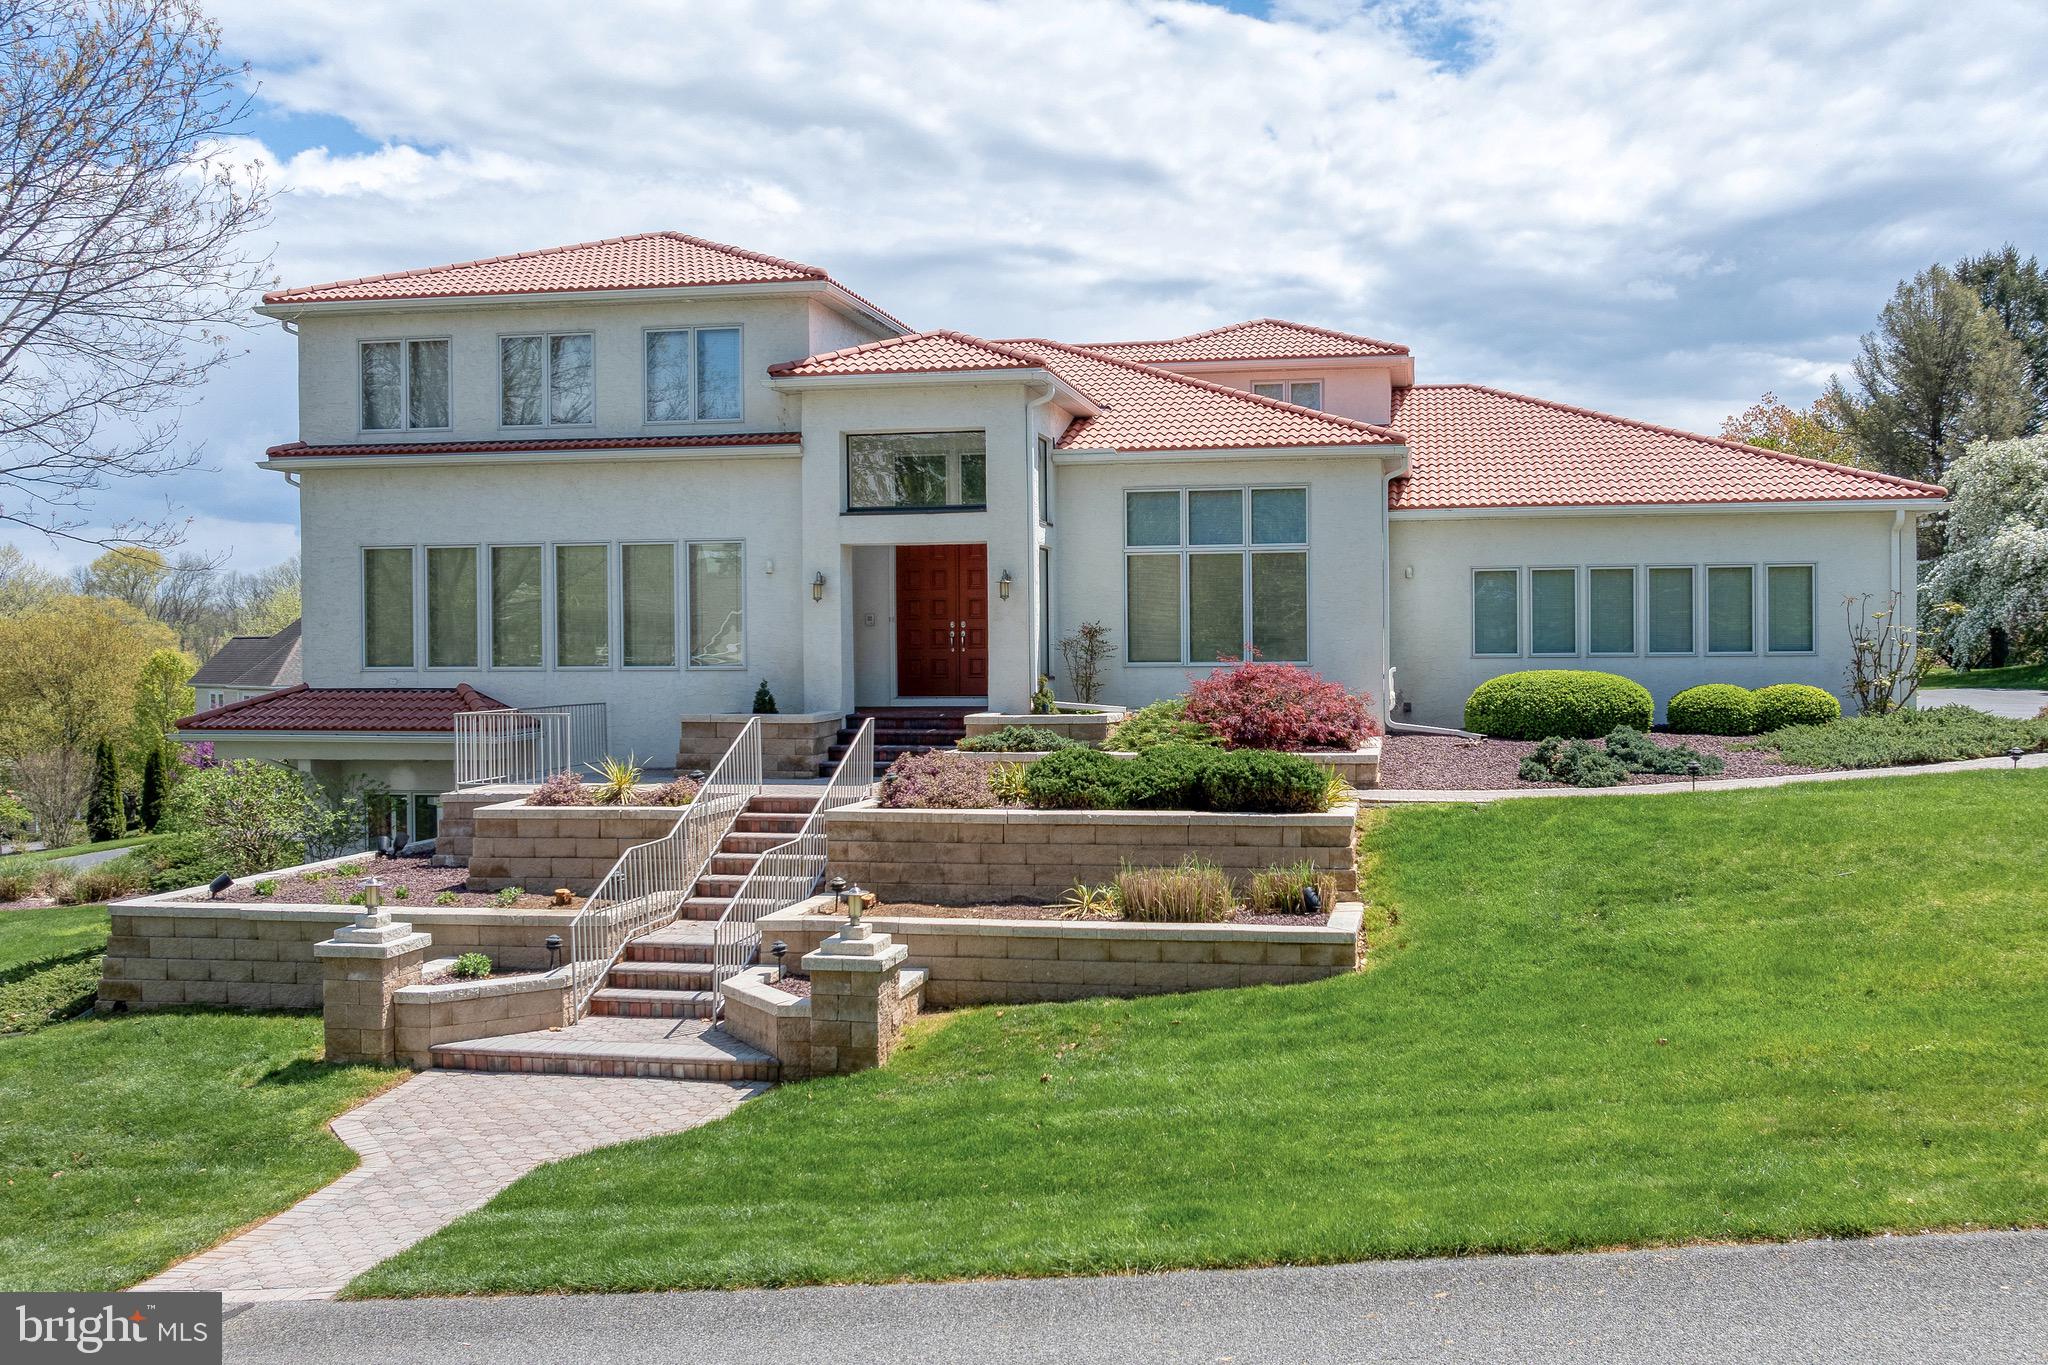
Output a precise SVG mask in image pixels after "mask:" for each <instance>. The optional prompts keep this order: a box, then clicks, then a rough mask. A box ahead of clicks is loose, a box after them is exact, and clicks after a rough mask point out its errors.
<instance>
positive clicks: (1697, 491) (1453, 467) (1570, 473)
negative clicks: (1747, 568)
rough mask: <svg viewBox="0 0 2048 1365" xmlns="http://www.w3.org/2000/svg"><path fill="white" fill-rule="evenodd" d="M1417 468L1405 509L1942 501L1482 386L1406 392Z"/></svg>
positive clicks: (1397, 415)
mask: <svg viewBox="0 0 2048 1365" xmlns="http://www.w3.org/2000/svg"><path fill="white" fill-rule="evenodd" d="M1391 425H1392V426H1393V427H1394V428H1396V429H1397V430H1398V431H1400V432H1401V433H1402V435H1404V436H1405V437H1406V438H1407V441H1408V453H1409V465H1408V470H1409V472H1408V474H1407V476H1406V477H1404V478H1399V479H1395V480H1393V481H1392V482H1391V484H1390V485H1389V490H1388V499H1387V500H1388V505H1389V506H1390V507H1392V508H1393V509H1394V510H1396V511H1403V510H1420V509H1430V508H1486V507H1587V506H1592V507H1602V506H1654V505H1657V504H1693V503H1756V502H1835V501H1844V500H1867V499H1886V500H1911V499H1917V498H1939V497H1944V496H1946V490H1944V489H1941V488H1938V487H1936V486H1935V485H1933V484H1926V483H1915V482H1914V481H1913V480H1911V479H1901V478H1896V477H1894V476H1893V475H1890V474H1880V473H1877V472H1875V471H1873V470H1868V469H1852V468H1850V467H1848V466H1846V465H1835V464H1826V463H1824V462H1822V461H1819V460H1810V459H1806V458H1804V457H1802V456H1798V455H1788V454H1785V453H1783V452H1781V451H1776V450H1765V449H1763V448H1762V447H1760V446H1750V445H1743V444H1742V443H1740V442H1738V441H1725V440H1720V439H1717V438H1715V437H1712V436H1698V435H1694V434H1693V433H1691V432H1685V431H1677V430H1674V429H1672V428H1670V427H1660V426H1653V425H1652V424H1650V423H1648V422H1637V421H1633V420H1631V419H1629V418H1626V417H1614V416H1610V415H1609V414H1607V413H1604V412H1593V411H1591V410H1589V409H1586V408H1575V407H1570V406H1568V405H1566V404H1564V403H1553V402H1550V401H1548V400H1546V399H1542V398H1531V397H1529V396H1527V395H1526V394H1519V393H1509V392H1506V391H1505V390H1502V389H1490V388H1485V387H1482V386H1481V385H1478V384H1417V385H1414V386H1412V387H1406V388H1397V389H1395V390H1394V408H1393V418H1392V421H1391Z"/></svg>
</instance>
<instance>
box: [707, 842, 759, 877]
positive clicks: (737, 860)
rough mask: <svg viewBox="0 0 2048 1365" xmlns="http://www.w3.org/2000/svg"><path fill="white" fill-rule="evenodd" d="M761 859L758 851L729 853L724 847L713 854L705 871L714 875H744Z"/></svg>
mask: <svg viewBox="0 0 2048 1365" xmlns="http://www.w3.org/2000/svg"><path fill="white" fill-rule="evenodd" d="M760 861H761V855H760V854H758V853H727V852H726V851H725V849H724V848H723V847H721V848H720V849H719V850H718V852H716V853H714V854H712V855H711V862H710V864H709V865H708V866H706V868H705V869H704V870H705V871H707V872H709V873H710V874H711V875H712V876H714V877H744V876H746V875H747V874H748V873H749V872H752V871H753V870H754V864H755V863H758V862H760Z"/></svg>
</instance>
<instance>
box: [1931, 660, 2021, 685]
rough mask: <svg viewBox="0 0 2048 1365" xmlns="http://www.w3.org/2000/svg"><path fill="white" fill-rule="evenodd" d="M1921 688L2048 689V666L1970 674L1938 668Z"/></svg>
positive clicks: (1980, 669) (1979, 670)
mask: <svg viewBox="0 0 2048 1365" xmlns="http://www.w3.org/2000/svg"><path fill="white" fill-rule="evenodd" d="M1920 686H1921V687H1922V688H1923V689H1924V688H1929V687H1935V688H1941V687H2020V688H2032V689H2044V688H2048V664H2014V665H2013V666H2012V667H2010V668H1973V669H1971V670H1970V671H1969V672H1968V673H1958V672H1956V671H1955V670H1954V669H1949V668H1937V669H1933V670H1931V671H1930V672H1929V673H1928V675H1927V676H1926V677H1925V678H1923V679H1921V681H1920Z"/></svg>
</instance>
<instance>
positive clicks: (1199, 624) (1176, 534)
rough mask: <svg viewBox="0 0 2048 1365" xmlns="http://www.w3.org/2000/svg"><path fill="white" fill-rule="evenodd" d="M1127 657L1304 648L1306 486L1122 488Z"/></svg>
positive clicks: (1304, 652)
mask: <svg viewBox="0 0 2048 1365" xmlns="http://www.w3.org/2000/svg"><path fill="white" fill-rule="evenodd" d="M1124 614H1125V625H1124V639H1125V642H1126V649H1127V657H1128V658H1129V659H1130V661H1131V662H1132V663H1171V664H1210V663H1216V662H1218V661H1219V660H1237V659H1249V658H1259V659H1267V660H1284V661H1288V662H1303V661H1305V660H1306V659H1307V658H1308V490H1307V489H1306V488H1176V489H1143V490H1131V491H1127V492H1126V493H1125V494H1124Z"/></svg>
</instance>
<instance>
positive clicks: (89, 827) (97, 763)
mask: <svg viewBox="0 0 2048 1365" xmlns="http://www.w3.org/2000/svg"><path fill="white" fill-rule="evenodd" d="M127 827H128V818H127V813H126V812H125V811H124V810H123V809H122V807H121V767H120V764H119V763H118V762H116V761H115V758H114V746H113V745H112V744H110V743H108V742H107V741H106V740H104V739H103V740H101V741H100V742H99V743H98V744H96V745H94V746H93V751H92V795H91V796H90V797H89V798H88V799H87V801H86V805H85V829H86V833H87V834H88V835H89V836H90V837H91V839H92V841H93V842H94V843H96V844H98V843H105V842H106V841H107V840H109V839H118V838H120V837H121V835H122V834H124V833H126V832H127Z"/></svg>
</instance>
